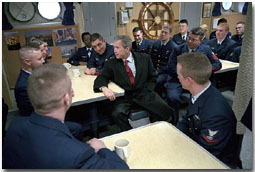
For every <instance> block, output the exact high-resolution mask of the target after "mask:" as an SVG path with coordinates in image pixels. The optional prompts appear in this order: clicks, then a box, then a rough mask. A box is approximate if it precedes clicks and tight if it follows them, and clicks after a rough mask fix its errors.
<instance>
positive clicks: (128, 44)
mask: <svg viewBox="0 0 255 172" xmlns="http://www.w3.org/2000/svg"><path fill="white" fill-rule="evenodd" d="M118 40H121V42H122V46H123V47H124V48H126V47H129V48H130V50H131V49H132V40H131V39H130V38H129V37H128V36H126V35H117V36H115V37H114V41H118Z"/></svg>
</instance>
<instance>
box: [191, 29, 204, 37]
mask: <svg viewBox="0 0 255 172" xmlns="http://www.w3.org/2000/svg"><path fill="white" fill-rule="evenodd" d="M190 32H191V33H192V34H194V35H199V39H200V40H202V39H203V38H204V35H205V33H204V30H203V29H202V28H201V27H194V28H192V29H191V30H190Z"/></svg>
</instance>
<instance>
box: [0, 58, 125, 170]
mask: <svg viewBox="0 0 255 172" xmlns="http://www.w3.org/2000/svg"><path fill="white" fill-rule="evenodd" d="M71 85H72V83H71V79H70V77H69V76H68V74H67V69H66V68H65V67H64V66H63V65H61V64H57V63H49V64H46V65H42V66H40V67H38V68H37V69H35V70H34V71H33V73H32V74H31V76H30V78H29V81H28V95H29V98H30V100H31V102H32V104H33V106H34V109H35V112H33V113H32V115H31V116H29V117H24V118H17V119H14V120H13V121H12V122H11V124H10V126H9V128H8V131H7V135H6V139H5V142H4V143H3V168H4V169H75V168H84V169H107V168H109V169H115V168H117V169H121V168H126V169H127V168H128V166H127V164H126V163H125V162H124V161H123V160H122V159H120V158H119V157H118V155H117V154H116V153H115V152H112V151H110V150H109V149H107V148H106V147H105V145H104V143H103V141H100V140H98V139H96V138H94V139H91V140H89V141H88V142H87V144H85V143H83V142H81V141H79V140H77V139H76V138H75V137H74V136H73V135H72V134H71V132H70V131H69V129H68V128H67V126H66V124H65V122H64V119H65V114H66V111H67V110H68V109H69V107H70V106H71V104H72V97H73V90H72V87H71Z"/></svg>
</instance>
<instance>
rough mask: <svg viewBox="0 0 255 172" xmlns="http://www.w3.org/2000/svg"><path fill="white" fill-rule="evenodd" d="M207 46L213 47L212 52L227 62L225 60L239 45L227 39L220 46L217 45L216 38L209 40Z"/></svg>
mask: <svg viewBox="0 0 255 172" xmlns="http://www.w3.org/2000/svg"><path fill="white" fill-rule="evenodd" d="M207 45H209V46H210V47H211V49H212V52H213V53H214V54H215V55H216V56H217V57H218V58H220V59H223V60H225V58H226V57H227V56H228V55H229V54H231V53H232V52H233V50H234V48H235V47H236V46H237V43H236V42H235V41H233V40H232V39H230V38H228V37H226V38H225V39H224V40H223V41H222V43H221V45H219V46H218V45H217V39H216V38H215V39H211V40H209V42H208V44H207Z"/></svg>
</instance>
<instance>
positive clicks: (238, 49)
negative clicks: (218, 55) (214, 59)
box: [226, 46, 242, 63]
mask: <svg viewBox="0 0 255 172" xmlns="http://www.w3.org/2000/svg"><path fill="white" fill-rule="evenodd" d="M241 49H242V46H238V47H236V48H234V50H233V52H232V53H230V54H229V55H228V56H227V57H226V60H229V61H232V62H238V63H239V61H240V54H241Z"/></svg>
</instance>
